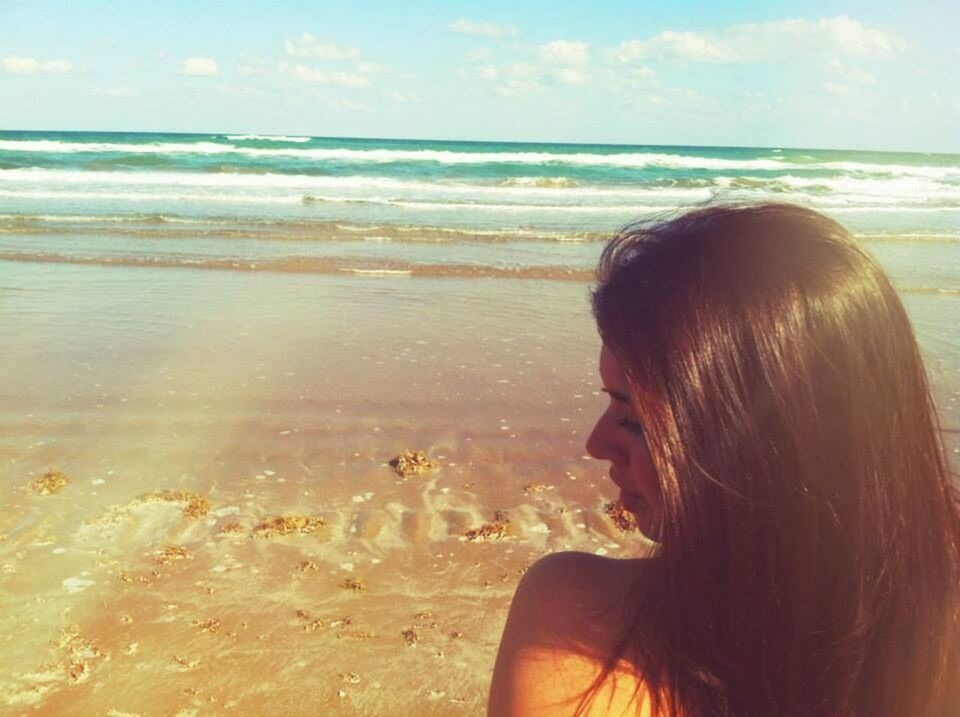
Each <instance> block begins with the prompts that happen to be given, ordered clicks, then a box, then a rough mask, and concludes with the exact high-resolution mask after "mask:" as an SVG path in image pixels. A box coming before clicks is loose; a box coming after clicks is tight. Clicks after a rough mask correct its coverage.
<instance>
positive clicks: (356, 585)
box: [340, 578, 367, 592]
mask: <svg viewBox="0 0 960 717" xmlns="http://www.w3.org/2000/svg"><path fill="white" fill-rule="evenodd" d="M340 587H342V588H344V589H345V590H353V591H355V592H364V591H365V590H366V589H367V583H366V581H364V580H363V578H346V579H345V580H344V581H343V582H342V583H340Z"/></svg>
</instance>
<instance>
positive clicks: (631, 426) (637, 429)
mask: <svg viewBox="0 0 960 717" xmlns="http://www.w3.org/2000/svg"><path fill="white" fill-rule="evenodd" d="M617 423H618V425H620V426H622V427H623V428H626V429H627V430H628V431H630V433H632V434H634V435H636V436H641V437H642V436H643V426H641V425H640V424H639V423H638V422H637V421H633V420H631V419H629V418H621V419H620V420H619V421H617Z"/></svg>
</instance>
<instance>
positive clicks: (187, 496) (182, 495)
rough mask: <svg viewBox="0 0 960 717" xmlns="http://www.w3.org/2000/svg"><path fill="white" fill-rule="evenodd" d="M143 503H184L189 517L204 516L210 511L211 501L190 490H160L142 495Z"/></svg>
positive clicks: (184, 509) (185, 511)
mask: <svg viewBox="0 0 960 717" xmlns="http://www.w3.org/2000/svg"><path fill="white" fill-rule="evenodd" d="M139 500H140V502H141V503H183V504H184V505H183V514H184V516H186V517H187V518H202V517H204V516H205V515H206V514H207V513H209V512H210V501H209V500H207V499H206V498H204V497H203V496H202V495H198V494H197V493H191V492H190V491H188V490H159V491H156V492H155V493H147V494H145V495H142V496H140V498H139Z"/></svg>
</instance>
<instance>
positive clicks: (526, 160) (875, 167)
mask: <svg viewBox="0 0 960 717" xmlns="http://www.w3.org/2000/svg"><path fill="white" fill-rule="evenodd" d="M238 136H239V135H238ZM278 136H279V135H278ZM228 137H229V135H228ZM307 139H308V141H309V138H307ZM0 150H3V151H7V152H49V153H55V154H70V153H97V152H117V153H125V154H184V153H185V154H203V155H212V154H239V155H244V156H249V157H289V158H291V159H304V160H309V161H341V162H342V161H348V162H370V163H381V164H382V163H390V162H435V163H439V164H489V163H503V164H537V165H557V164H560V165H563V164H568V165H578V166H613V167H632V168H644V167H661V168H673V169H708V170H717V171H724V170H730V171H750V170H773V171H778V170H788V171H789V170H797V169H802V170H816V169H834V170H837V171H843V172H863V173H882V174H907V175H918V176H928V177H947V176H958V175H960V168H957V167H940V166H931V165H905V164H871V163H865V162H815V161H811V162H809V163H795V162H788V161H785V160H783V159H781V158H780V155H777V154H773V153H771V155H770V157H768V158H754V159H724V158H719V157H703V156H698V155H683V154H670V153H665V152H611V153H595V152H455V151H450V150H437V149H347V148H339V147H338V148H310V149H299V148H295V147H276V148H269V149H267V148H257V147H241V146H237V145H235V144H230V143H224V142H151V143H143V144H138V143H129V142H65V141H60V140H0Z"/></svg>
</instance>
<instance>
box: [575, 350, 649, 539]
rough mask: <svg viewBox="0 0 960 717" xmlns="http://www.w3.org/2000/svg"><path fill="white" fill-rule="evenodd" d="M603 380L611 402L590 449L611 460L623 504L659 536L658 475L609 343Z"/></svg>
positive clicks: (642, 525) (602, 365) (643, 526)
mask: <svg viewBox="0 0 960 717" xmlns="http://www.w3.org/2000/svg"><path fill="white" fill-rule="evenodd" d="M600 380H601V382H602V384H603V390H604V392H605V393H606V394H607V395H608V396H609V403H608V405H607V410H606V411H604V412H603V414H602V415H601V416H600V418H598V419H597V424H596V425H595V426H594V427H593V431H592V432H591V433H590V437H589V438H587V445H586V448H587V452H588V453H589V454H590V455H591V456H593V457H594V458H597V459H599V460H602V461H610V479H611V480H612V481H613V482H614V483H615V484H616V485H617V487H618V488H620V501H621V503H623V507H624V508H626V509H627V510H629V511H630V512H631V513H633V514H634V515H635V516H636V518H637V523H638V524H639V526H640V530H642V531H643V533H644V534H645V535H647V536H648V537H655V530H656V525H657V523H658V521H659V515H660V491H659V488H658V483H657V474H656V471H655V470H654V468H653V463H652V461H651V460H650V452H649V451H648V450H647V442H646V440H645V438H644V436H643V426H642V425H641V424H640V422H639V421H638V420H637V416H636V413H635V412H634V410H633V406H632V402H631V400H630V389H629V386H628V385H627V377H626V374H625V373H624V371H623V367H622V366H621V365H620V361H619V360H618V359H617V357H616V356H615V355H614V353H613V352H612V351H610V350H609V349H608V348H607V347H606V346H603V348H602V349H601V351H600Z"/></svg>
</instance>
